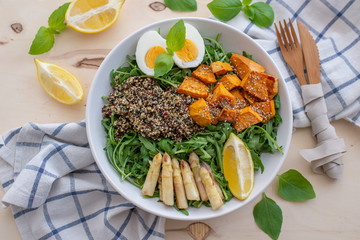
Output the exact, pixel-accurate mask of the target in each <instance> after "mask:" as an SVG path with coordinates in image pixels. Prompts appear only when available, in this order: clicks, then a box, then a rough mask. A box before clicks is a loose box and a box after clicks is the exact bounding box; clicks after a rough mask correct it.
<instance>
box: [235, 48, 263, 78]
mask: <svg viewBox="0 0 360 240" xmlns="http://www.w3.org/2000/svg"><path fill="white" fill-rule="evenodd" d="M230 63H231V65H232V66H233V67H234V70H235V72H236V73H237V75H238V76H239V77H240V78H241V79H244V78H245V76H246V75H247V74H248V73H249V72H251V71H257V72H265V68H264V67H263V66H261V65H260V64H258V63H256V62H254V61H252V60H251V59H249V58H247V57H244V56H242V55H240V54H236V53H234V54H233V55H232V56H231V58H230Z"/></svg>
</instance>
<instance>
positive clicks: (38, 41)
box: [29, 26, 55, 55]
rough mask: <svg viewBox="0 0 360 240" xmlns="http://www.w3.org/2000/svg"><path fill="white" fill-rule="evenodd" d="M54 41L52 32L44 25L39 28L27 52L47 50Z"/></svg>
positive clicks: (35, 53) (34, 52)
mask: <svg viewBox="0 0 360 240" xmlns="http://www.w3.org/2000/svg"><path fill="white" fill-rule="evenodd" d="M54 42H55V37H54V34H53V33H52V32H51V31H50V30H49V29H48V28H46V27H44V26H42V27H40V28H39V30H38V32H37V33H36V36H35V38H34V40H33V42H32V44H31V46H30V50H29V54H31V55H38V54H42V53H45V52H48V51H49V50H50V49H51V48H52V47H53V46H54Z"/></svg>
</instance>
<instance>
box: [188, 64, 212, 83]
mask: <svg viewBox="0 0 360 240" xmlns="http://www.w3.org/2000/svg"><path fill="white" fill-rule="evenodd" d="M191 76H192V77H195V78H197V79H199V80H200V81H202V82H203V83H205V84H213V83H216V78H215V74H214V73H213V71H212V70H211V67H210V66H209V65H205V64H201V65H200V66H199V67H198V68H197V69H196V70H195V71H193V72H192V74H191Z"/></svg>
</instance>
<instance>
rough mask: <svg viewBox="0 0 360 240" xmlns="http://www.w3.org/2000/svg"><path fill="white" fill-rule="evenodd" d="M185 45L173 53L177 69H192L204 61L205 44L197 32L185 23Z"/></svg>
mask: <svg viewBox="0 0 360 240" xmlns="http://www.w3.org/2000/svg"><path fill="white" fill-rule="evenodd" d="M185 29H186V36H185V45H184V47H183V48H182V49H181V50H180V51H177V52H175V53H174V56H173V59H174V62H175V64H176V65H177V66H178V67H179V68H193V67H197V66H198V65H200V63H201V62H202V60H203V59H204V54H205V44H204V40H203V38H202V37H201V35H200V33H199V31H198V30H197V29H196V28H195V27H194V26H192V25H191V24H188V23H185Z"/></svg>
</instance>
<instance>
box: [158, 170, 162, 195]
mask: <svg viewBox="0 0 360 240" xmlns="http://www.w3.org/2000/svg"><path fill="white" fill-rule="evenodd" d="M161 175H162V171H161V170H160V175H159V179H158V188H159V199H160V201H162V192H161V191H162V187H161V184H162V179H161Z"/></svg>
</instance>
